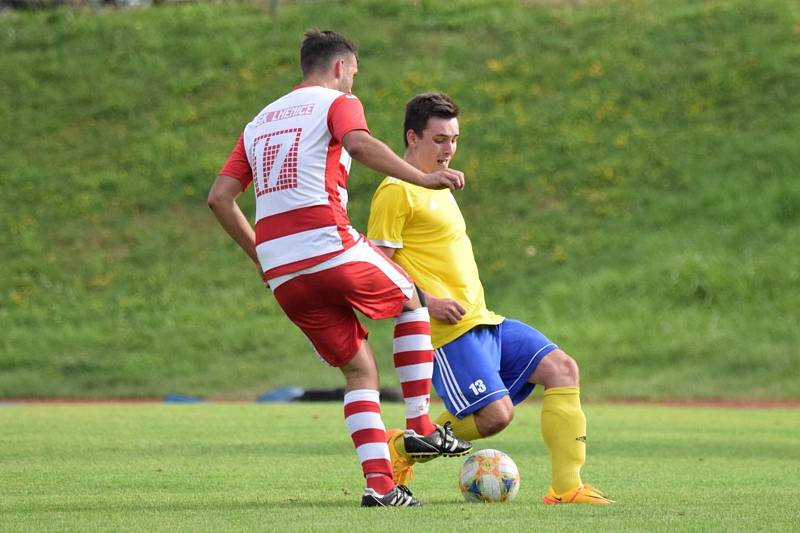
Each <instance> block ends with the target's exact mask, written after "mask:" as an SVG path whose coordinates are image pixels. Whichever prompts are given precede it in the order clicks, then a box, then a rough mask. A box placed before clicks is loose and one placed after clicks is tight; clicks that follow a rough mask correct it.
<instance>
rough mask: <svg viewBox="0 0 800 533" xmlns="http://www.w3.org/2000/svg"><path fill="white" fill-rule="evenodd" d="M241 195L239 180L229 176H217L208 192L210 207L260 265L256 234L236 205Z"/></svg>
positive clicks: (227, 229)
mask: <svg viewBox="0 0 800 533" xmlns="http://www.w3.org/2000/svg"><path fill="white" fill-rule="evenodd" d="M241 193H242V186H241V184H240V183H239V181H238V180H236V179H234V178H231V177H228V176H217V179H216V181H215V182H214V185H212V186H211V190H210V191H209V192H208V206H209V207H210V208H211V210H212V211H213V212H214V215H215V216H216V217H217V220H219V223H220V224H221V225H222V227H223V228H225V231H226V232H227V233H228V235H230V236H231V238H232V239H233V240H234V241H236V244H238V245H239V247H240V248H241V249H242V250H244V252H245V253H246V254H247V255H248V257H250V259H251V260H252V261H253V262H254V263H255V264H256V265H258V264H259V263H258V255H257V254H256V233H255V231H253V227H252V226H251V225H250V223H249V222H248V221H247V218H246V217H245V216H244V213H242V210H241V209H240V208H239V204H237V203H236V198H238V196H239V195H240V194H241ZM260 268H261V267H259V270H260Z"/></svg>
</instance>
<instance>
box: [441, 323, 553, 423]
mask: <svg viewBox="0 0 800 533" xmlns="http://www.w3.org/2000/svg"><path fill="white" fill-rule="evenodd" d="M556 348H558V346H556V345H555V344H553V343H552V342H550V340H549V339H548V338H547V337H545V336H544V335H542V334H541V333H539V332H538V331H537V330H535V329H533V328H532V327H530V326H528V325H527V324H523V323H522V322H519V321H517V320H508V319H506V320H504V321H503V322H502V323H500V324H498V325H496V326H488V325H484V326H476V327H474V328H472V329H471V330H469V331H468V332H466V333H465V334H463V335H461V336H460V337H459V338H457V339H456V340H454V341H452V342H449V343H447V344H445V345H444V346H442V347H441V348H437V349H436V350H435V351H434V363H433V386H434V387H435V388H436V392H437V393H439V396H440V397H441V398H442V400H443V401H444V404H445V406H446V407H447V410H448V411H450V412H451V413H453V414H454V415H456V416H457V417H459V418H464V417H465V416H467V415H469V414H471V413H474V412H475V411H477V410H478V409H480V408H481V407H484V406H486V405H488V404H490V403H492V402H493V401H495V400H499V399H500V398H502V397H503V396H506V395H508V396H510V397H511V401H512V403H513V404H514V405H517V404H518V403H520V402H521V401H522V400H524V399H525V398H527V397H528V396H529V395H530V394H531V392H533V384H532V383H528V378H529V377H530V376H531V374H533V371H534V370H536V366H537V365H538V364H539V361H541V360H542V357H544V356H545V355H547V354H549V353H550V352H552V351H553V350H555V349H556Z"/></svg>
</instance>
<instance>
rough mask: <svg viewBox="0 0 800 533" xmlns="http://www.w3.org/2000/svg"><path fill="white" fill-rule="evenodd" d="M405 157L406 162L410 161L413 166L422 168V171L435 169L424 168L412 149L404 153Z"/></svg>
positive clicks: (426, 171) (427, 171)
mask: <svg viewBox="0 0 800 533" xmlns="http://www.w3.org/2000/svg"><path fill="white" fill-rule="evenodd" d="M403 159H405V160H406V163H408V164H409V165H411V166H412V167H414V168H416V169H417V170H420V171H422V172H425V173H426V174H427V173H429V172H433V170H428V169H426V168H424V167H423V165H421V164H420V162H419V160H418V159H417V157H416V156H415V155H414V153H413V152H412V151H411V150H406V153H405V154H404V155H403ZM434 170H435V169H434Z"/></svg>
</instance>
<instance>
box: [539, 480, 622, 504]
mask: <svg viewBox="0 0 800 533" xmlns="http://www.w3.org/2000/svg"><path fill="white" fill-rule="evenodd" d="M544 503H545V504H546V505H560V504H562V503H588V504H591V505H609V504H611V503H614V500H610V499H608V497H607V496H606V495H605V494H603V493H602V492H600V491H599V490H598V489H596V488H594V487H593V486H591V485H590V484H588V483H584V484H582V485H578V486H577V487H575V488H574V489H572V490H570V491H568V492H565V493H564V494H556V492H555V491H554V490H553V487H550V489H548V491H547V495H545V497H544Z"/></svg>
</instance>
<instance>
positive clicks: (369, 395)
mask: <svg viewBox="0 0 800 533" xmlns="http://www.w3.org/2000/svg"><path fill="white" fill-rule="evenodd" d="M365 401H366V402H374V403H381V393H380V392H378V391H376V390H372V389H358V390H351V391H350V392H348V393H347V394H345V395H344V404H345V405H347V404H348V403H353V402H365Z"/></svg>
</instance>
